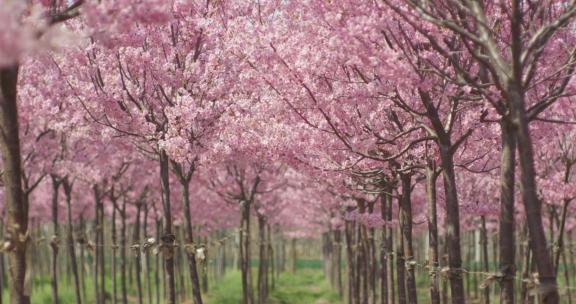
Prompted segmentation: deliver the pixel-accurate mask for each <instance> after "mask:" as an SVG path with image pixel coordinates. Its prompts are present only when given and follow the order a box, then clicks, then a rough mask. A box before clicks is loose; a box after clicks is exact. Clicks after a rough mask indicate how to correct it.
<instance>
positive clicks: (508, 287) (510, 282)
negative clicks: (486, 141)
mask: <svg viewBox="0 0 576 304" xmlns="http://www.w3.org/2000/svg"><path fill="white" fill-rule="evenodd" d="M500 127H501V132H502V154H501V160H500V220H499V230H498V241H499V246H498V248H499V250H500V252H499V257H500V271H502V274H503V275H504V278H503V279H502V280H500V303H503V304H513V303H514V276H515V274H516V267H515V263H514V260H515V252H514V251H515V248H516V247H515V242H516V241H515V239H514V211H515V210H514V181H515V176H514V171H515V167H516V164H515V161H516V153H515V152H516V140H515V138H514V135H515V132H514V127H513V125H512V124H510V123H509V122H508V121H507V120H503V121H502V122H501V124H500Z"/></svg>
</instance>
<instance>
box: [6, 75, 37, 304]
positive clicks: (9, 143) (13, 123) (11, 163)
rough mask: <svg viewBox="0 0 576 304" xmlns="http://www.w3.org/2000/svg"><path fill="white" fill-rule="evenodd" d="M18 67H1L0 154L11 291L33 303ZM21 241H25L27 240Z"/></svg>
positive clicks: (19, 302)
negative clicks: (28, 282)
mask: <svg viewBox="0 0 576 304" xmlns="http://www.w3.org/2000/svg"><path fill="white" fill-rule="evenodd" d="M18 70H19V66H18V65H16V64H15V65H12V66H6V67H3V68H0V131H1V132H2V134H1V136H0V151H2V166H3V170H4V172H3V174H2V180H3V181H4V188H3V190H4V206H5V208H6V213H5V230H6V234H5V238H6V239H7V240H9V242H10V245H11V246H10V247H11V248H10V250H8V254H7V255H8V265H9V267H8V291H9V294H10V303H11V304H28V303H30V294H29V290H26V288H25V281H26V267H27V265H26V250H27V246H28V239H27V238H23V236H27V235H28V206H27V205H26V202H25V200H24V192H23V189H22V164H21V154H20V135H19V132H18V107H17V102H16V99H17V98H16V96H17V83H18ZM21 239H24V240H23V241H22V240H21Z"/></svg>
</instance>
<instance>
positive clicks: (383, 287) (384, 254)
mask: <svg viewBox="0 0 576 304" xmlns="http://www.w3.org/2000/svg"><path fill="white" fill-rule="evenodd" d="M389 191H390V187H387V186H385V187H384V193H382V194H381V195H380V204H381V205H380V215H381V217H382V219H384V220H387V219H388V214H387V211H388V207H387V199H388V196H389V195H390V194H389ZM387 224H388V223H386V225H384V227H382V243H381V244H380V304H388V293H389V292H390V291H389V290H388V272H389V271H391V269H389V268H388V252H389V251H390V250H392V248H389V247H388V243H387V242H386V240H387V239H388V236H387V233H386V232H388V228H387ZM391 304H393V303H391Z"/></svg>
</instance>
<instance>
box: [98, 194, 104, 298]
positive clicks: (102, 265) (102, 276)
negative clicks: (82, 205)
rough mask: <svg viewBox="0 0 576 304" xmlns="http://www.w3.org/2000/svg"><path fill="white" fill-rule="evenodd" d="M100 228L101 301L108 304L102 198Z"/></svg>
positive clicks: (101, 203)
mask: <svg viewBox="0 0 576 304" xmlns="http://www.w3.org/2000/svg"><path fill="white" fill-rule="evenodd" d="M98 201H99V204H98V205H99V208H98V209H99V216H100V221H99V228H98V232H99V234H100V243H98V244H96V247H97V248H99V250H98V258H99V260H100V261H99V262H98V266H99V267H100V301H101V303H102V304H104V303H106V260H105V256H104V255H105V251H104V248H105V245H106V238H105V237H106V235H105V233H104V231H105V229H104V226H105V224H106V222H105V221H104V202H102V198H100V199H99V200H98Z"/></svg>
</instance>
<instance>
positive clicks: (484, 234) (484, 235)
mask: <svg viewBox="0 0 576 304" xmlns="http://www.w3.org/2000/svg"><path fill="white" fill-rule="evenodd" d="M481 220H482V223H481V227H480V243H481V244H482V271H483V272H485V273H488V271H490V268H489V264H488V231H487V230H486V218H485V217H484V216H482V219H481ZM482 302H483V303H484V304H490V287H489V286H485V288H484V293H483V295H482Z"/></svg>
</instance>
